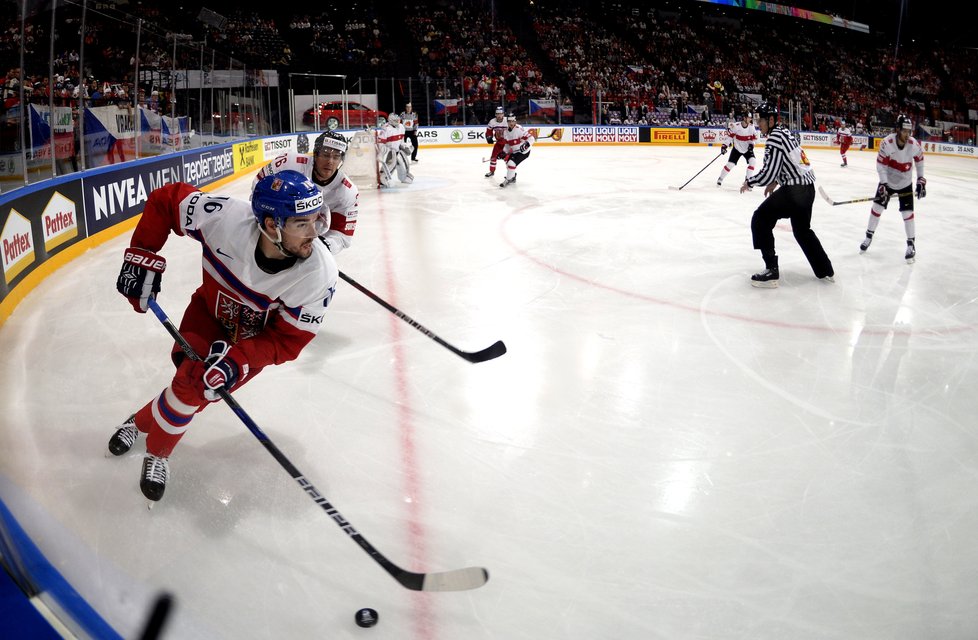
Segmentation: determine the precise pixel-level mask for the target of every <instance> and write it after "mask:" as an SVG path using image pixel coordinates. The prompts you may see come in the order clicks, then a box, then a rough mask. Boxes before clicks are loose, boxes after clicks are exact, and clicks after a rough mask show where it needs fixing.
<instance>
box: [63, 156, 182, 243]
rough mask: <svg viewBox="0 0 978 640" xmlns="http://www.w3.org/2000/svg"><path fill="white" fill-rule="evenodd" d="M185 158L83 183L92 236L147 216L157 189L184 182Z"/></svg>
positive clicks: (88, 179) (83, 181)
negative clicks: (148, 204)
mask: <svg viewBox="0 0 978 640" xmlns="http://www.w3.org/2000/svg"><path fill="white" fill-rule="evenodd" d="M182 164H183V163H182V162H181V158H167V159H166V160H157V161H156V162H150V163H147V164H140V165H137V166H135V167H130V168H126V169H120V170H118V171H110V172H108V173H101V174H96V175H94V176H91V177H86V178H84V179H83V180H82V184H83V189H84V192H85V220H86V222H87V226H88V235H90V236H91V235H94V234H96V233H98V232H99V231H104V230H105V229H108V228H109V227H111V226H112V225H114V224H117V223H119V222H122V221H123V220H126V219H127V218H131V217H132V216H134V215H137V214H140V213H142V212H143V205H145V204H146V199H147V198H149V194H150V193H152V192H153V190H154V189H159V188H160V187H163V186H166V185H168V184H172V183H174V182H180V181H181V173H180V171H181V169H182Z"/></svg>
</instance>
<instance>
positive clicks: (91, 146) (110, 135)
mask: <svg viewBox="0 0 978 640" xmlns="http://www.w3.org/2000/svg"><path fill="white" fill-rule="evenodd" d="M85 155H86V157H88V158H92V159H93V162H90V163H89V164H94V165H100V164H116V163H119V162H126V161H127V160H134V159H135V158H136V118H135V115H134V112H133V109H132V107H131V106H128V105H126V106H122V107H118V106H115V105H112V106H108V107H92V108H90V109H85Z"/></svg>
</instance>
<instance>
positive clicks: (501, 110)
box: [496, 107, 506, 116]
mask: <svg viewBox="0 0 978 640" xmlns="http://www.w3.org/2000/svg"><path fill="white" fill-rule="evenodd" d="M503 113H506V110H505V109H503V108H502V107H496V115H497V116H498V115H501V114H503Z"/></svg>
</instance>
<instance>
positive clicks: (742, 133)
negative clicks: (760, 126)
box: [727, 122, 757, 153]
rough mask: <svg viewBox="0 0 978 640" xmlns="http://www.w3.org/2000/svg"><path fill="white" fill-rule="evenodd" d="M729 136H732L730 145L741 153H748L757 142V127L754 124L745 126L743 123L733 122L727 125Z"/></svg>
mask: <svg viewBox="0 0 978 640" xmlns="http://www.w3.org/2000/svg"><path fill="white" fill-rule="evenodd" d="M727 135H729V136H730V144H732V145H733V148H734V149H736V150H737V151H739V152H740V153H747V149H749V148H750V145H752V144H754V143H755V142H757V127H755V126H754V123H753V122H752V123H750V124H748V125H746V126H744V123H743V122H731V123H730V124H728V125H727Z"/></svg>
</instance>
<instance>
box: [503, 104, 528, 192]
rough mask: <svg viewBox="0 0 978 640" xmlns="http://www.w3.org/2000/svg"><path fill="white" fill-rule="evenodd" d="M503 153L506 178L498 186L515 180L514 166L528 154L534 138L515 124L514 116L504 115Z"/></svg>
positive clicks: (505, 185)
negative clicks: (504, 155)
mask: <svg viewBox="0 0 978 640" xmlns="http://www.w3.org/2000/svg"><path fill="white" fill-rule="evenodd" d="M503 140H504V141H505V144H504V145H503V153H504V154H506V179H505V180H503V181H502V182H500V183H499V186H500V187H508V186H509V185H511V184H513V183H514V182H516V167H517V166H518V165H519V164H520V163H521V162H523V161H524V160H526V159H527V158H528V157H529V156H530V147H531V146H532V145H533V143H534V142H535V138H534V137H533V136H532V135H530V132H529V131H527V130H526V129H524V128H523V127H521V126H520V125H518V124H516V116H515V115H513V114H512V113H510V114H507V115H506V131H505V132H503Z"/></svg>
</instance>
